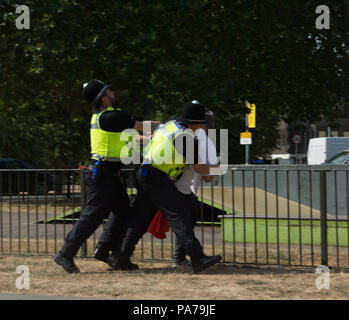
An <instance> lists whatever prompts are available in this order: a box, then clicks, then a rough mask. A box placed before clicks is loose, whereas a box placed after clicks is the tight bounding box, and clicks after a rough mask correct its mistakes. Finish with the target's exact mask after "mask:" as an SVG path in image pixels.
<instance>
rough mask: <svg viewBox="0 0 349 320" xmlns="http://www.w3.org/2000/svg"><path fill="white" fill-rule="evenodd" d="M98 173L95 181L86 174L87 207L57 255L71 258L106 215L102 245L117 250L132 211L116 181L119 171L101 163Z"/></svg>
mask: <svg viewBox="0 0 349 320" xmlns="http://www.w3.org/2000/svg"><path fill="white" fill-rule="evenodd" d="M99 170H100V172H99V174H98V178H97V179H92V171H90V170H87V203H86V206H85V209H84V211H83V212H82V215H81V216H80V218H79V220H78V221H77V222H76V223H75V224H74V226H73V228H72V229H71V231H70V232H69V233H68V235H67V237H66V239H65V241H64V244H63V247H62V249H61V253H62V254H63V255H64V256H66V257H70V258H73V257H74V256H75V255H76V254H77V252H78V250H79V248H80V247H81V245H82V243H83V242H84V241H85V240H87V239H88V238H89V237H90V236H91V234H92V233H93V232H94V231H95V230H96V229H97V228H98V226H99V225H100V224H101V223H102V222H103V220H104V219H105V218H107V217H108V215H109V218H108V221H107V223H106V225H105V227H104V232H103V238H102V241H105V242H107V243H110V244H113V245H114V246H118V247H120V244H121V242H122V239H123V237H124V235H125V233H126V230H127V226H128V224H129V221H130V218H131V215H132V208H131V206H130V199H129V197H128V194H127V192H126V190H125V188H124V186H123V185H122V184H121V181H120V177H119V167H118V166H115V165H114V164H107V163H103V165H101V167H100V168H99ZM100 241H101V240H100ZM110 249H113V248H110Z"/></svg>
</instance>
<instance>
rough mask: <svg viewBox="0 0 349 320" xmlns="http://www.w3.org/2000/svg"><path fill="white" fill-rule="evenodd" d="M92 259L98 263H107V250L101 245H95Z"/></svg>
mask: <svg viewBox="0 0 349 320" xmlns="http://www.w3.org/2000/svg"><path fill="white" fill-rule="evenodd" d="M93 257H94V258H95V259H97V260H99V261H103V262H105V263H108V257H109V249H108V248H106V247H103V246H102V245H101V244H97V246H96V250H95V252H94V254H93Z"/></svg>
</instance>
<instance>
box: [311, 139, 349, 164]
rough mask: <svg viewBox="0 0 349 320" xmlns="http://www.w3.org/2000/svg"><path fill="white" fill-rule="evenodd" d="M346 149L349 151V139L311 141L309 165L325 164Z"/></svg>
mask: <svg viewBox="0 0 349 320" xmlns="http://www.w3.org/2000/svg"><path fill="white" fill-rule="evenodd" d="M345 149H349V137H326V138H313V139H310V140H309V147H308V164H323V163H325V162H326V161H327V160H329V159H330V158H332V157H333V156H334V155H336V154H337V153H339V152H341V151H343V150H345Z"/></svg>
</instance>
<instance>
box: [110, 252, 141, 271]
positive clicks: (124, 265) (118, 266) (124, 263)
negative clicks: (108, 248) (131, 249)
mask: <svg viewBox="0 0 349 320" xmlns="http://www.w3.org/2000/svg"><path fill="white" fill-rule="evenodd" d="M108 264H109V265H110V266H111V267H112V268H113V269H114V270H138V269H139V267H138V265H136V264H134V263H132V262H131V260H130V258H129V257H126V256H125V255H123V254H119V255H118V256H117V257H115V256H114V255H110V256H109V258H108Z"/></svg>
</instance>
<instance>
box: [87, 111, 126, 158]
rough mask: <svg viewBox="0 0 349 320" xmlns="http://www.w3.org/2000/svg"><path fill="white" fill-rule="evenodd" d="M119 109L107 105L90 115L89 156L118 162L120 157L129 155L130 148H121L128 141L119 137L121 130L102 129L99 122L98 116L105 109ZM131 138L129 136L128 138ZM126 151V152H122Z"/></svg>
mask: <svg viewBox="0 0 349 320" xmlns="http://www.w3.org/2000/svg"><path fill="white" fill-rule="evenodd" d="M112 110H121V109H119V108H118V109H115V108H113V107H109V108H106V109H103V110H101V111H98V112H96V113H94V114H93V115H92V118H91V126H90V137H91V158H92V159H95V160H101V161H112V162H118V161H120V160H121V158H122V157H123V158H125V157H127V156H129V154H127V153H130V152H131V150H129V149H127V148H123V147H124V146H126V144H127V143H128V142H129V141H122V140H121V139H120V137H121V132H110V131H105V130H102V129H101V127H100V124H99V119H100V116H101V115H102V114H103V113H104V112H106V111H112ZM131 139H132V138H131V137H130V139H129V140H131ZM125 152H126V154H124V153H125Z"/></svg>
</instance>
